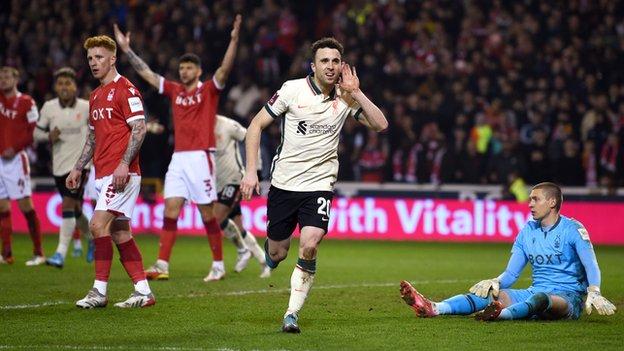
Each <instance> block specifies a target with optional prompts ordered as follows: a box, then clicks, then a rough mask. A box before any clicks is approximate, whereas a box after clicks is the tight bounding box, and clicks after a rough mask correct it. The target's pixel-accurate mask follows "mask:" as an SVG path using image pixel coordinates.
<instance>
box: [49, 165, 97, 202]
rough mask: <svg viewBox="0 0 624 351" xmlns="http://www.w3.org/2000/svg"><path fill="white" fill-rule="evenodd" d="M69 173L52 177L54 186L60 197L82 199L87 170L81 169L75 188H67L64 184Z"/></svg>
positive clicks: (87, 174) (87, 175)
mask: <svg viewBox="0 0 624 351" xmlns="http://www.w3.org/2000/svg"><path fill="white" fill-rule="evenodd" d="M68 175H69V173H67V174H65V175H62V176H60V177H56V176H55V177H54V183H55V184H56V188H57V189H58V191H59V193H60V194H61V196H62V197H69V198H72V199H76V200H82V197H83V195H84V190H85V183H86V182H87V178H88V177H89V170H88V169H83V170H82V175H81V176H80V186H78V189H76V190H69V189H67V186H66V185H65V180H66V179H67V176H68Z"/></svg>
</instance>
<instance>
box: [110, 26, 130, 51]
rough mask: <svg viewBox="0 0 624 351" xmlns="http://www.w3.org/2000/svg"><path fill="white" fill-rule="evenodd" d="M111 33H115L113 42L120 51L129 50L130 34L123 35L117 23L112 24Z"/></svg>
mask: <svg viewBox="0 0 624 351" xmlns="http://www.w3.org/2000/svg"><path fill="white" fill-rule="evenodd" d="M113 31H114V32H115V40H116V41H117V45H119V48H120V49H121V51H123V52H127V51H128V50H130V32H128V33H126V34H123V32H122V31H121V30H120V29H119V26H117V23H115V24H113Z"/></svg>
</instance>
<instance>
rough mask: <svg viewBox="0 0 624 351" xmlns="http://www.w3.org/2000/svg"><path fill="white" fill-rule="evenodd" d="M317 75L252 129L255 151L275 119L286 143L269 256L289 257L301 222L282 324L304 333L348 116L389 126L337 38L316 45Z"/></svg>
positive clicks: (276, 164) (288, 90)
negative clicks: (303, 312)
mask: <svg viewBox="0 0 624 351" xmlns="http://www.w3.org/2000/svg"><path fill="white" fill-rule="evenodd" d="M311 52H312V59H313V61H312V64H311V68H312V72H313V73H312V74H310V75H309V76H307V77H306V78H301V79H295V80H289V81H287V82H285V83H284V85H282V87H281V89H280V90H279V91H278V92H276V93H275V95H273V97H272V98H271V99H270V100H269V101H268V102H267V104H266V105H265V106H264V108H263V109H261V110H260V112H258V114H257V115H256V116H255V117H254V119H253V120H252V121H251V124H250V125H249V128H248V129H247V136H246V150H247V152H246V154H247V155H255V154H256V153H257V152H258V148H259V144H260V133H261V131H262V130H263V129H264V128H266V127H267V126H269V124H271V123H272V122H273V121H274V120H279V121H280V123H281V126H282V128H281V129H282V142H281V144H280V146H279V147H278V149H277V153H276V155H275V157H274V158H273V163H272V167H271V189H270V190H269V195H268V203H267V219H268V220H267V236H268V239H267V241H266V242H265V252H266V262H267V265H269V267H271V268H275V267H277V265H278V263H279V262H280V261H282V260H284V259H285V258H286V255H287V254H288V249H289V247H290V236H291V235H292V232H293V230H294V229H295V227H296V226H297V224H299V229H300V231H301V239H300V242H299V260H298V261H297V266H296V267H295V269H294V271H293V274H292V276H291V278H290V289H291V290H290V301H289V303H288V309H287V310H286V313H285V314H284V321H283V325H282V330H283V331H284V332H290V333H298V332H299V325H298V322H297V320H298V312H299V310H300V309H301V308H302V307H303V303H304V301H305V298H306V296H307V295H308V292H309V291H310V288H311V287H312V282H313V281H314V274H315V272H316V254H317V251H318V245H319V243H320V242H321V240H322V239H323V236H324V235H325V234H326V233H327V226H328V223H329V215H330V208H331V200H332V197H333V188H334V184H335V182H336V177H337V175H338V141H339V136H340V130H341V129H342V126H343V125H344V122H345V120H346V119H347V118H355V119H356V120H358V121H359V122H361V123H362V124H364V125H365V126H367V127H369V128H371V129H372V130H375V131H381V130H384V129H386V128H387V127H388V121H387V120H386V118H385V116H384V115H383V113H382V112H381V110H380V109H379V108H378V107H377V106H376V105H375V104H374V103H373V102H371V101H370V100H369V99H368V98H367V97H366V96H365V95H364V93H362V91H361V90H360V82H359V79H358V77H357V74H356V72H355V67H354V68H353V69H352V68H351V67H350V66H349V65H348V64H346V63H344V62H343V61H342V54H343V47H342V44H340V43H339V42H338V41H337V40H336V39H334V38H323V39H320V40H318V41H316V42H315V43H314V44H312V48H311ZM255 170H256V159H255V157H247V167H246V171H245V176H244V177H243V180H242V181H241V193H242V195H243V198H245V199H249V198H250V197H251V195H252V193H253V191H254V190H256V191H258V190H259V183H258V176H257V174H256V171H255Z"/></svg>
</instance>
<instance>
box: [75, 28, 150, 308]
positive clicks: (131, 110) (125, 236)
mask: <svg viewBox="0 0 624 351" xmlns="http://www.w3.org/2000/svg"><path fill="white" fill-rule="evenodd" d="M84 48H85V49H86V50H87V60H88V62H89V68H90V69H91V73H92V74H93V77H94V78H96V79H97V80H99V81H100V86H98V87H97V88H96V89H95V90H93V92H91V96H90V97H89V115H90V118H89V135H88V137H87V142H86V144H85V146H84V148H83V150H82V154H81V155H80V158H79V159H78V161H77V162H76V165H75V166H74V168H73V169H72V170H71V172H70V173H69V176H68V177H67V188H69V189H77V188H78V187H79V185H80V181H81V179H80V178H81V175H82V170H83V169H84V167H85V166H86V165H87V164H88V163H89V161H90V160H91V158H93V164H94V166H95V178H96V181H95V183H96V184H95V187H96V190H97V191H98V199H97V204H96V206H95V211H94V213H93V216H92V217H91V222H90V223H89V227H90V229H91V232H92V233H93V237H94V238H95V239H94V243H95V282H94V283H93V288H92V289H91V290H90V291H89V293H88V294H87V296H85V297H84V298H83V299H81V300H78V301H77V302H76V306H78V307H81V308H94V307H105V306H106V305H107V303H108V298H107V294H106V290H107V285H108V278H109V275H110V269H111V263H112V260H113V242H115V245H116V246H117V249H118V250H119V256H120V261H121V263H122V265H123V266H124V268H125V270H126V272H127V273H128V276H129V277H130V278H131V279H132V282H133V283H134V292H133V293H132V294H131V295H130V297H129V298H128V299H127V300H125V301H122V302H119V303H116V304H115V306H116V307H121V308H130V307H147V306H152V305H154V304H155V303H156V299H155V298H154V294H152V291H151V289H150V287H149V284H148V283H147V279H146V277H145V271H144V270H143V259H142V257H141V252H140V251H139V248H138V247H137V245H136V243H135V241H134V238H133V237H132V232H131V231H130V224H129V220H130V217H131V216H132V211H133V209H134V205H135V204H136V200H137V197H138V195H139V188H140V186H141V169H140V168H139V149H140V148H141V144H142V143H143V139H144V138H145V133H146V131H147V130H146V126H145V112H144V111H143V101H142V98H141V94H140V93H139V91H138V89H137V88H136V87H135V86H134V85H133V84H132V83H131V82H130V81H129V80H128V79H126V78H125V77H123V76H121V75H119V73H117V69H116V68H115V62H116V61H117V56H116V51H117V46H116V44H115V41H114V40H113V39H112V38H110V37H108V36H105V35H99V36H96V37H91V38H88V39H87V40H86V41H85V43H84Z"/></svg>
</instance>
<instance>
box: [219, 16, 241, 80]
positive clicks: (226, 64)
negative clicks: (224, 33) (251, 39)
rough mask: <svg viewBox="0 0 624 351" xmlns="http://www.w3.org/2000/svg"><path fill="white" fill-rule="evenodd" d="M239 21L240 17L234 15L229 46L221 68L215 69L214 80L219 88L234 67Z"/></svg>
mask: <svg viewBox="0 0 624 351" xmlns="http://www.w3.org/2000/svg"><path fill="white" fill-rule="evenodd" d="M241 20H242V16H241V15H236V18H235V19H234V26H233V28H232V32H231V34H230V44H229V45H228V48H227V50H226V51H225V56H223V62H221V66H220V67H219V68H218V69H217V71H216V72H215V75H214V78H215V80H216V81H217V83H218V84H219V86H221V87H223V86H224V85H225V82H226V81H227V79H228V76H229V75H230V72H231V71H232V67H233V66H234V59H235V58H236V51H237V49H238V37H239V34H240V25H241Z"/></svg>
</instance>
